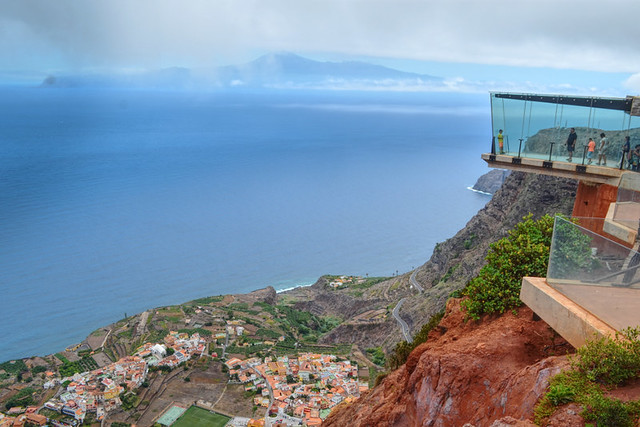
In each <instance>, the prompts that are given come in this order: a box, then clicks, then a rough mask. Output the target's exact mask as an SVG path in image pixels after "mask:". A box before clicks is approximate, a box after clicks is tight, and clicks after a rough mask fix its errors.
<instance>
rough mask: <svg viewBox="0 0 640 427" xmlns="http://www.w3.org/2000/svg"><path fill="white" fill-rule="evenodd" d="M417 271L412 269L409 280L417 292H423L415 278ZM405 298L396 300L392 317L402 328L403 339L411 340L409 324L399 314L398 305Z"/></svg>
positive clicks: (399, 305)
mask: <svg viewBox="0 0 640 427" xmlns="http://www.w3.org/2000/svg"><path fill="white" fill-rule="evenodd" d="M417 273H418V269H415V270H413V273H411V277H409V282H410V283H411V285H412V286H413V287H415V288H416V289H417V290H418V293H423V292H424V288H423V287H422V286H421V285H420V283H418V281H417V280H416V274H417ZM406 299H407V298H406V297H405V298H402V299H401V300H400V301H398V304H397V305H396V307H395V308H394V309H393V317H394V318H395V319H396V320H397V321H398V323H399V324H400V328H401V329H402V334H403V335H404V339H405V341H407V342H411V341H413V338H412V337H411V332H410V331H409V325H407V322H405V321H404V320H402V317H400V314H399V313H400V307H402V304H403V303H404V301H405V300H406Z"/></svg>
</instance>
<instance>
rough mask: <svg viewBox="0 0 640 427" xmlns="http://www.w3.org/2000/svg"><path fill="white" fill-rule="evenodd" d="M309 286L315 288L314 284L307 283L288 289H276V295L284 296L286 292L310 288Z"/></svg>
mask: <svg viewBox="0 0 640 427" xmlns="http://www.w3.org/2000/svg"><path fill="white" fill-rule="evenodd" d="M314 283H315V282H314ZM309 286H313V283H305V284H299V285H294V286H289V287H288V288H284V289H276V293H277V294H283V293H285V292H288V291H292V290H294V289H298V288H308V287H309Z"/></svg>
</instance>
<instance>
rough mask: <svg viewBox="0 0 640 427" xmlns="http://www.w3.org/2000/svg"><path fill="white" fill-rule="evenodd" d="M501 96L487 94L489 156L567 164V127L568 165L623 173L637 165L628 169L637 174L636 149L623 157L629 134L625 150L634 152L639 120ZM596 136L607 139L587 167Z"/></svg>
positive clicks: (621, 113)
mask: <svg viewBox="0 0 640 427" xmlns="http://www.w3.org/2000/svg"><path fill="white" fill-rule="evenodd" d="M504 95H505V94H496V93H492V94H491V114H492V128H493V130H492V132H493V134H492V144H493V146H492V152H494V153H497V154H502V153H504V154H507V155H511V156H515V157H523V158H534V159H542V160H549V161H567V159H568V158H569V157H570V156H569V151H568V150H567V144H566V142H567V138H568V137H569V134H570V129H571V128H574V129H575V134H576V137H577V140H576V145H575V149H574V152H573V156H571V157H572V159H571V160H572V162H574V163H578V164H582V163H584V164H596V165H597V163H598V162H601V166H607V167H612V168H620V167H621V166H622V168H624V169H632V168H634V165H637V166H636V167H635V168H634V169H638V170H640V149H639V150H638V153H637V154H636V155H635V157H634V155H626V156H623V145H624V143H625V137H626V136H630V145H631V151H633V149H634V148H635V146H636V145H638V147H639V148H640V117H635V116H634V117H631V116H630V115H629V114H628V113H626V112H624V111H621V110H609V109H604V108H595V107H594V108H592V107H585V106H578V105H566V104H561V103H558V104H556V103H552V102H538V101H535V100H530V99H510V98H505V97H504ZM516 95H520V94H516ZM522 95H523V96H527V95H526V94H522ZM534 96H535V95H531V97H534ZM586 99H589V100H590V99H591V98H586ZM500 130H502V132H501V133H500ZM602 133H604V134H605V137H606V138H607V147H606V149H605V150H604V151H603V152H602V154H603V156H599V154H600V153H598V152H597V151H596V153H595V154H594V155H593V159H592V160H591V163H589V161H588V155H587V153H588V145H589V139H590V138H591V139H593V141H594V142H595V144H596V149H597V148H599V146H600V142H601V139H602V137H601V134H602ZM500 142H502V144H500ZM501 145H502V146H501ZM621 163H622V164H621Z"/></svg>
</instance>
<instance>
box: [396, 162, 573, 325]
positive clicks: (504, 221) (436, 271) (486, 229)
mask: <svg viewBox="0 0 640 427" xmlns="http://www.w3.org/2000/svg"><path fill="white" fill-rule="evenodd" d="M577 188H578V183H577V181H575V180H570V179H562V178H554V177H550V176H544V175H536V174H527V173H523V172H514V173H512V174H510V175H509V176H508V177H507V178H506V179H505V181H504V184H503V185H502V187H501V188H500V190H498V191H497V192H496V193H495V194H494V196H493V197H492V199H491V200H490V201H489V203H487V205H486V206H485V207H484V208H483V209H481V210H480V211H479V212H478V213H477V214H476V215H475V216H474V217H473V218H471V220H470V221H469V222H468V223H467V225H466V226H465V227H464V228H463V229H462V230H460V231H459V232H458V233H457V234H456V235H455V236H454V237H452V238H450V239H448V240H446V241H445V242H443V243H441V244H439V245H437V247H436V248H435V250H434V251H433V255H432V256H431V259H429V261H427V262H426V263H425V264H424V265H422V266H421V267H419V268H418V272H417V274H416V279H417V280H418V282H419V283H421V284H422V286H423V287H424V288H425V292H424V293H422V294H420V295H415V296H412V297H411V298H409V299H408V300H407V301H406V302H405V304H404V306H403V309H402V313H401V316H402V317H403V318H404V319H405V320H406V321H407V323H409V326H410V327H411V328H412V331H413V333H415V332H416V331H417V330H419V328H420V327H421V326H422V325H423V324H424V323H426V322H427V321H428V320H429V318H430V317H431V316H432V315H433V314H435V313H437V312H439V311H441V310H442V308H443V307H444V304H445V302H446V300H447V298H448V297H449V295H450V294H451V292H453V291H455V290H457V289H461V288H463V287H464V286H465V285H466V284H467V282H468V281H469V280H470V279H472V278H473V277H475V276H476V275H477V274H478V272H479V271H480V268H481V267H482V266H483V265H484V258H485V256H486V255H487V251H488V250H489V245H490V244H491V243H492V242H495V241H496V240H498V239H500V238H502V237H504V236H505V235H506V234H507V232H508V231H509V230H511V229H512V228H513V227H514V226H515V225H516V224H517V223H518V222H520V221H521V220H522V218H523V217H524V216H526V215H528V214H529V213H532V214H533V216H534V218H539V217H541V216H542V215H544V214H551V215H554V214H565V215H571V211H572V210H573V202H574V200H575V195H576V191H577Z"/></svg>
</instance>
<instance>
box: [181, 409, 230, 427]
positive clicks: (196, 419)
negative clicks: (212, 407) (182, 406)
mask: <svg viewBox="0 0 640 427" xmlns="http://www.w3.org/2000/svg"><path fill="white" fill-rule="evenodd" d="M230 420H231V418H229V417H227V416H225V415H222V414H218V413H216V412H211V411H207V410H205V409H202V408H198V407H197V406H191V407H190V408H189V409H187V411H186V412H185V413H184V414H182V416H181V417H180V418H178V419H177V420H176V422H175V423H173V424H172V427H205V426H207V427H224V426H225V425H226V424H227V423H228V422H229V421H230Z"/></svg>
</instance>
